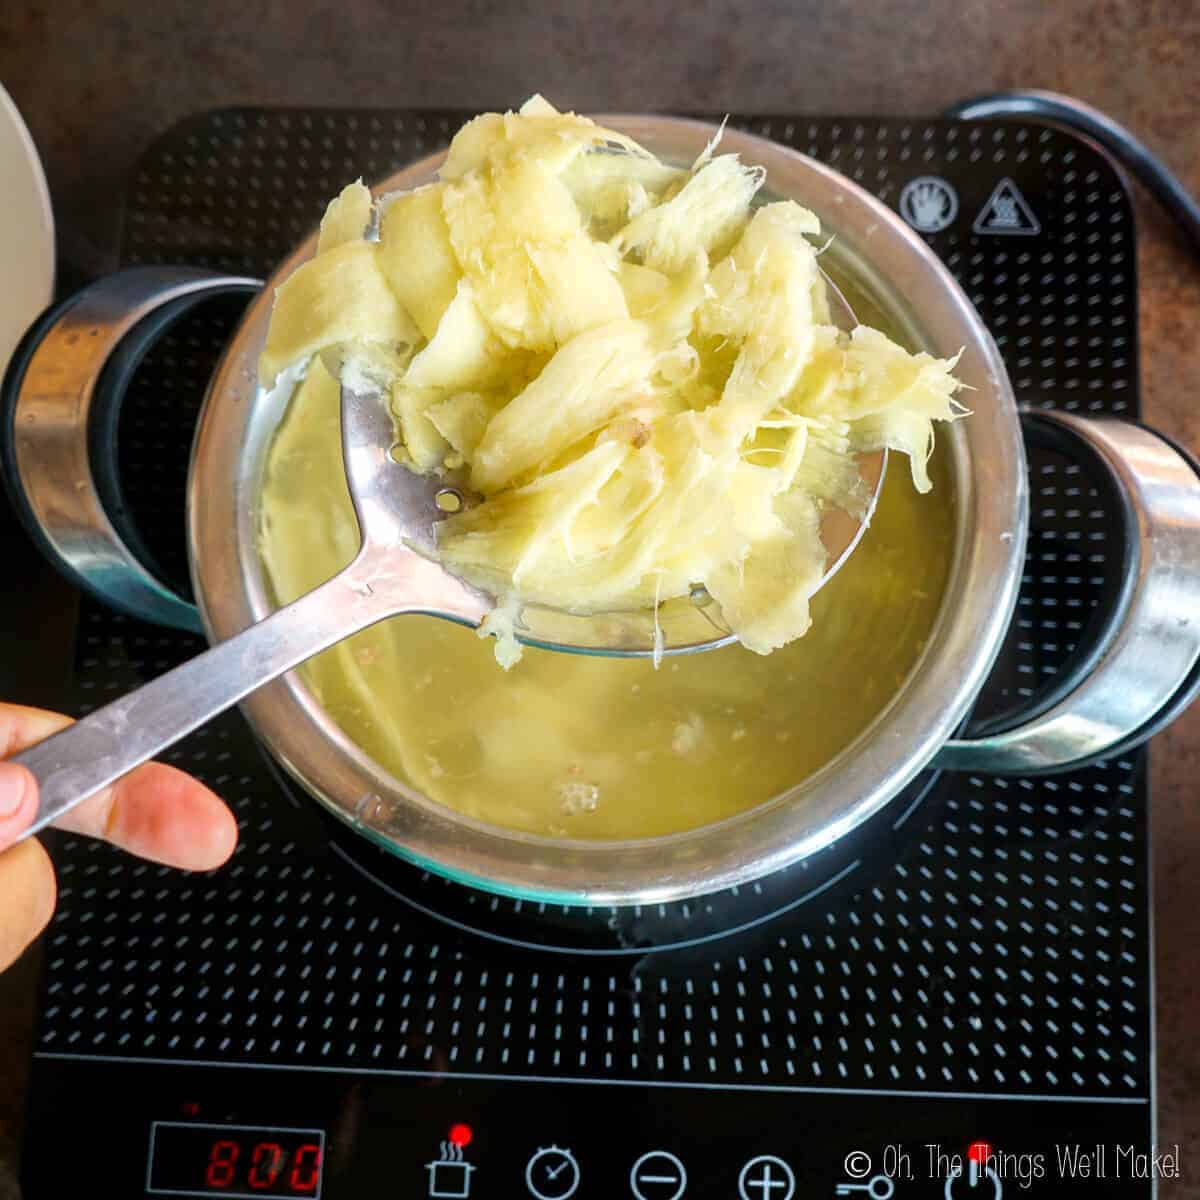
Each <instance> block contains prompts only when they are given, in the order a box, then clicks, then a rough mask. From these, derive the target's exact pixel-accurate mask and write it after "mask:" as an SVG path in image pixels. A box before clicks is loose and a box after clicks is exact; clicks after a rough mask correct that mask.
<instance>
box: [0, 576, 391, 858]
mask: <svg viewBox="0 0 1200 1200" xmlns="http://www.w3.org/2000/svg"><path fill="white" fill-rule="evenodd" d="M364 565H365V564H364V558H363V557H362V556H360V557H359V558H358V559H357V560H356V561H355V562H354V563H352V564H351V565H350V566H349V567H347V568H346V569H345V570H344V571H343V572H342V573H341V574H340V575H337V576H335V577H334V578H333V579H330V580H329V581H327V582H326V583H323V584H322V585H321V586H320V587H318V588H315V589H314V590H313V591H311V592H309V593H307V594H306V595H304V596H301V597H300V598H299V599H298V600H296V601H294V602H293V603H292V604H289V605H287V606H286V607H285V608H281V609H279V610H278V611H277V612H275V613H273V614H272V615H271V616H269V617H267V618H266V620H264V621H260V622H259V623H258V624H256V625H252V626H250V628H248V629H246V630H243V632H241V633H239V634H237V635H236V636H234V637H232V638H230V639H229V640H228V641H225V642H221V643H220V644H219V645H217V646H214V647H213V648H212V649H211V650H206V651H205V652H204V653H203V654H200V655H197V656H196V657H195V658H193V659H190V660H189V661H187V662H185V663H183V664H181V665H180V666H178V667H175V668H174V669H173V670H171V671H168V672H167V673H166V674H164V675H160V676H159V677H158V678H157V679H154V680H153V681H152V682H150V683H148V684H146V685H145V686H144V687H140V688H138V689H137V690H136V691H133V692H130V693H129V694H128V695H126V696H122V697H121V698H120V699H119V700H114V701H113V702H112V703H111V704H106V705H105V706H104V707H103V708H100V709H97V710H96V711H95V712H93V713H91V714H89V715H88V716H86V717H84V718H83V719H82V720H80V721H77V722H76V723H75V724H73V725H69V726H68V727H67V728H66V729H64V730H62V731H61V732H59V733H56V734H54V735H53V736H52V737H49V738H47V739H46V740H45V741H44V742H39V743H38V744H37V745H36V746H31V747H30V748H29V749H28V750H25V751H22V752H21V753H20V754H17V755H14V756H13V758H12V759H11V761H12V762H19V763H21V764H22V765H23V766H25V767H28V768H29V770H30V771H32V772H33V774H34V777H35V778H36V779H37V781H38V785H39V795H38V812H37V817H36V819H35V820H34V822H33V824H32V825H30V826H29V828H28V829H26V830H25V831H24V833H23V834H22V835H21V837H22V838H25V837H28V836H29V835H30V834H32V833H36V832H37V831H38V830H40V829H42V828H44V827H45V826H46V825H48V824H49V823H50V822H51V821H54V820H56V819H57V818H59V817H61V816H62V815H63V814H64V813H66V812H69V811H70V810H71V809H72V808H74V807H75V806H76V805H77V804H79V803H80V802H81V801H83V800H85V799H87V797H89V796H91V795H94V794H95V793H96V792H98V791H100V790H101V789H102V788H105V787H107V786H108V785H109V784H110V783H113V782H114V781H115V780H117V779H119V778H120V777H121V776H122V775H124V774H126V773H127V772H128V771H131V770H133V768H134V767H136V766H139V765H140V764H141V763H144V762H145V761H146V760H147V759H149V758H153V757H154V755H156V754H158V753H159V752H160V751H161V750H164V749H165V748H166V747H168V746H170V745H171V744H172V743H173V742H176V741H178V740H179V739H180V738H182V737H184V736H185V735H186V734H189V733H191V731H192V730H193V729H196V728H197V727H198V726H200V725H202V724H203V723H204V722H205V721H207V720H209V719H210V718H211V717H215V716H216V715H217V714H218V713H220V712H223V711H224V710H225V709H227V708H229V707H230V706H231V705H233V704H236V703H237V702H238V701H239V700H241V699H242V697H243V696H246V695H247V694H248V693H250V692H252V691H254V689H255V688H258V687H261V686H262V685H263V684H264V683H268V682H270V681H271V680H272V679H275V678H277V677H278V676H280V675H282V674H284V673H285V672H287V671H289V670H291V668H292V667H295V666H297V665H298V664H300V663H302V662H304V661H305V660H306V659H309V658H312V657H313V655H315V654H319V653H320V652H321V651H322V650H325V649H327V648H328V647H329V646H332V645H334V644H335V643H336V642H340V641H341V640H342V639H343V638H347V637H349V636H350V635H351V634H354V633H357V632H358V631H359V630H361V629H365V628H366V627H367V626H368V625H373V624H374V623H375V622H376V621H379V620H382V619H383V618H384V617H387V616H390V615H392V614H393V613H395V612H397V611H402V610H403V609H404V608H405V607H406V606H405V605H404V604H403V603H398V602H397V596H396V595H395V593H394V592H393V591H392V590H391V589H388V588H374V587H372V586H371V585H370V583H369V582H367V580H368V579H369V573H368V572H367V571H364V570H363V569H362V568H363V566H364Z"/></svg>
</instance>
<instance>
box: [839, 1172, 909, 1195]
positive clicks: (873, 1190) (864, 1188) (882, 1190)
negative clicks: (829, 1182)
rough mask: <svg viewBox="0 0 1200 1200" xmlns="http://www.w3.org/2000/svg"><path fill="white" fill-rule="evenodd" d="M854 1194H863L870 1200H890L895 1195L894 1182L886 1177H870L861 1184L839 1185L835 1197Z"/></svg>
mask: <svg viewBox="0 0 1200 1200" xmlns="http://www.w3.org/2000/svg"><path fill="white" fill-rule="evenodd" d="M855 1192H864V1193H865V1194H866V1195H867V1196H869V1197H870V1198H871V1200H892V1196H894V1195H895V1193H896V1181H895V1180H894V1179H891V1178H890V1177H889V1176H887V1175H872V1176H871V1178H870V1179H866V1180H864V1181H863V1182H862V1183H839V1184H838V1185H837V1193H836V1194H837V1195H839V1196H853V1195H854V1194H855Z"/></svg>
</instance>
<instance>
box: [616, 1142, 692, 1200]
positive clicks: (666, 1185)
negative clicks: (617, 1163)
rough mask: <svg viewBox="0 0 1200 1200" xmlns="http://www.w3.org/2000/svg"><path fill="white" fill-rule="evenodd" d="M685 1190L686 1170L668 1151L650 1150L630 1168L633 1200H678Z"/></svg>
mask: <svg viewBox="0 0 1200 1200" xmlns="http://www.w3.org/2000/svg"><path fill="white" fill-rule="evenodd" d="M686 1189H687V1169H686V1168H685V1167H684V1165H683V1163H682V1162H681V1161H680V1160H679V1159H678V1158H677V1157H676V1156H675V1155H674V1154H672V1153H671V1152H670V1151H669V1150H650V1151H647V1153H645V1154H643V1155H642V1157H641V1158H639V1159H638V1160H637V1162H635V1163H634V1164H633V1166H632V1167H631V1168H630V1171H629V1190H630V1191H631V1192H632V1193H633V1198H634V1200H679V1198H680V1196H682V1195H683V1193H684V1191H686Z"/></svg>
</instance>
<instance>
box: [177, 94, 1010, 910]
mask: <svg viewBox="0 0 1200 1200" xmlns="http://www.w3.org/2000/svg"><path fill="white" fill-rule="evenodd" d="M596 119H597V120H598V121H599V122H600V123H601V124H602V125H606V126H609V127H611V128H615V129H618V130H620V131H621V132H624V133H626V134H628V135H629V136H631V137H633V138H634V139H636V140H637V141H639V142H641V143H642V144H643V145H646V146H647V147H648V148H649V149H650V150H652V151H653V152H654V153H656V154H658V155H659V156H660V157H664V158H669V159H676V160H678V161H687V160H688V159H689V156H690V157H695V155H696V154H698V153H699V152H700V151H701V150H702V149H703V147H704V146H705V145H706V144H707V143H708V142H709V141H710V140H711V138H712V137H713V136H714V134H715V133H716V132H717V127H716V126H715V125H713V124H710V123H707V122H702V121H695V120H688V119H683V118H675V117H660V116H643V115H636V114H617V115H611V116H610V115H602V116H598V117H597V118H596ZM722 149H723V150H724V151H726V152H736V153H739V154H740V155H741V156H742V157H743V159H744V160H745V161H747V162H753V163H756V164H761V165H763V166H764V167H766V169H767V179H768V186H769V187H770V190H771V191H772V192H773V193H775V194H777V195H781V196H787V197H791V198H794V199H796V200H798V201H800V202H801V203H803V204H804V205H805V206H806V207H809V208H811V209H813V210H814V211H815V212H816V213H817V215H818V216H819V217H820V218H821V222H822V225H823V226H824V227H825V228H826V229H827V230H828V231H830V232H832V233H833V234H834V235H835V237H836V239H837V247H838V252H839V254H840V255H841V256H843V257H847V256H848V257H849V259H850V260H851V261H852V262H853V265H854V279H855V282H856V284H858V285H859V286H860V287H862V288H864V289H865V290H866V291H867V292H868V294H869V295H877V296H879V297H881V298H886V297H891V298H892V299H891V306H892V307H893V309H894V308H895V307H896V305H897V304H898V303H899V301H898V299H897V298H898V297H903V298H904V300H905V302H906V309H907V311H906V312H905V313H903V314H899V315H901V317H902V318H903V322H904V323H907V325H908V328H907V329H906V333H908V334H909V336H911V337H913V338H914V339H915V340H916V341H917V342H918V343H919V344H921V345H923V346H924V347H925V348H926V349H928V350H929V351H930V352H931V353H933V354H936V355H938V356H940V357H949V356H951V355H953V354H955V353H957V352H958V351H959V350H960V349H962V350H963V355H962V359H961V360H960V363H959V368H958V374H959V377H960V378H962V379H963V381H964V382H965V383H966V384H968V385H969V386H970V387H972V388H973V389H974V391H973V393H972V404H973V410H974V411H973V415H972V416H971V417H970V418H969V419H968V420H966V421H963V422H958V423H956V424H955V425H954V426H952V427H951V428H950V429H948V430H946V431H945V432H944V433H943V434H942V436H943V438H945V439H946V440H947V441H948V443H949V447H950V458H951V461H952V465H953V468H954V475H955V486H956V493H957V494H956V501H957V511H956V543H957V545H956V553H955V561H954V563H953V565H952V567H951V572H950V576H949V578H948V581H947V585H946V590H945V593H944V596H943V601H942V606H941V611H940V614H939V617H938V619H937V622H936V624H935V627H934V629H933V631H932V632H931V635H930V637H929V640H928V644H927V646H926V648H925V650H924V651H923V652H922V654H921V656H920V658H919V660H918V662H917V663H916V664H915V665H914V667H913V669H912V671H911V672H910V674H909V676H908V678H907V679H906V680H905V683H904V684H903V685H902V687H901V688H900V690H899V691H898V692H897V694H896V696H895V697H894V698H893V699H892V701H891V702H890V703H889V704H888V705H887V707H886V708H885V709H884V710H883V711H882V712H881V713H880V714H879V715H878V716H877V717H876V718H875V720H874V721H873V722H872V724H871V725H869V726H868V727H867V729H865V730H864V731H862V733H860V734H859V735H858V737H857V738H855V739H854V741H853V742H852V743H851V744H850V745H849V746H847V747H846V748H845V749H843V750H842V751H841V753H840V754H838V755H837V756H836V757H835V758H834V759H833V760H832V761H831V762H830V763H828V764H826V766H824V767H823V768H821V769H820V770H819V771H817V772H816V773H815V774H813V775H811V776H809V777H808V778H807V779H805V780H804V781H803V782H802V783H800V784H798V785H796V786H795V787H793V788H791V789H789V790H788V791H786V792H783V793H781V794H779V795H777V796H775V797H773V798H772V799H770V800H768V801H766V802H764V803H763V804H760V805H758V806H757V807H755V808H752V809H749V810H747V811H745V812H742V813H739V814H737V815H735V816H732V817H729V818H726V819H724V820H722V821H720V822H717V823H715V824H711V825H705V826H701V827H699V828H696V829H692V830H687V831H684V832H682V833H675V834H669V835H663V836H659V837H655V838H646V839H631V840H626V841H586V842H585V841H571V840H567V839H561V838H549V837H541V836H537V835H533V834H529V833H523V832H520V831H514V830H507V829H504V828H501V827H498V826H493V825H488V824H486V823H484V822H482V821H479V820H477V819H476V818H473V817H469V816H466V815H465V814H461V813H458V812H455V811H454V810H452V809H449V808H446V807H444V806H443V805H441V804H438V803H436V802H435V801H433V800H430V799H429V798H427V797H425V796H423V795H421V794H420V793H418V792H416V791H415V790H413V789H412V788H409V787H408V786H407V785H405V784H403V783H402V782H401V781H399V780H397V779H396V778H395V777H393V776H392V775H391V774H390V773H388V772H386V771H385V770H384V769H383V768H382V767H380V766H379V765H378V764H376V763H375V762H374V761H373V760H372V759H370V758H369V757H368V756H367V755H366V753H365V752H364V751H362V750H361V749H359V748H358V746H356V745H355V744H354V743H353V742H351V741H350V739H349V738H348V737H347V736H346V735H345V734H344V733H343V732H342V731H341V730H340V729H339V728H338V727H337V726H336V725H335V724H334V723H333V721H332V719H331V718H330V717H329V716H328V715H327V714H326V713H325V712H324V710H323V709H322V708H321V707H320V705H319V703H318V702H317V700H316V697H315V696H314V695H313V693H312V692H311V690H310V689H309V688H308V687H307V685H306V684H305V683H304V682H303V680H302V679H301V678H300V676H299V675H298V673H297V672H292V673H291V674H289V675H288V676H286V677H284V678H283V679H280V680H277V681H276V682H274V683H271V684H268V685H267V686H266V687H264V688H262V689H260V690H259V691H258V692H256V693H254V694H252V695H251V696H250V697H248V698H247V699H246V700H245V701H243V703H242V708H243V711H244V713H245V714H246V716H247V718H248V720H249V721H250V724H251V725H252V727H253V728H254V731H255V733H256V734H257V735H258V737H259V738H260V739H261V741H262V742H263V743H264V745H265V746H266V747H267V749H268V750H269V751H270V752H271V753H272V754H273V756H274V757H275V758H276V759H277V760H278V761H279V762H280V763H281V764H282V765H283V767H284V768H285V769H286V770H287V771H288V773H289V774H290V775H291V776H292V777H293V778H295V779H296V781H297V782H298V783H299V784H300V785H301V786H302V787H303V788H304V789H305V790H306V791H307V792H308V793H309V794H310V795H313V796H314V797H315V798H316V799H317V800H318V801H319V802H320V803H322V804H323V805H324V806H325V807H326V808H327V809H329V810H330V811H331V812H333V813H334V814H335V815H336V816H338V817H339V818H341V819H342V820H344V821H346V822H347V823H349V824H350V825H351V826H353V827H354V828H355V829H357V830H358V831H359V832H361V833H363V834H365V835H366V836H368V837H370V838H371V839H372V840H374V841H376V842H378V843H380V844H381V845H383V846H385V847H386V848H387V849H389V850H391V851H393V852H395V853H397V854H399V855H401V856H402V857H404V858H407V859H409V860H410V861H412V862H415V863H417V864H418V865H420V866H422V867H425V868H427V869H429V870H432V871H435V872H437V873H438V874H441V875H445V876H448V877H450V878H452V879H454V880H456V881H458V882H460V883H465V884H468V885H471V886H475V887H479V888H483V889H485V890H488V891H492V892H497V893H500V894H503V895H510V896H517V897H521V898H525V899H533V900H537V901H542V902H548V903H556V904H606V905H613V904H648V903H660V902H665V901H668V900H677V899H683V898H687V897H690V896H694V895H700V894H704V893H709V892H714V891H719V890H722V889H724V888H728V887H732V886H737V885H741V884H746V883H749V882H751V881H752V880H754V879H756V878H760V877H762V876H763V875H766V874H769V873H772V872H774V871H777V870H780V869H782V868H784V867H786V866H789V865H791V864H794V863H796V862H798V861H800V860H802V859H804V858H807V857H809V856H810V855H812V854H814V853H816V852H817V851H819V850H821V849H823V848H825V847H827V846H829V845H831V844H832V843H833V842H834V841H835V840H837V839H838V838H840V837H841V836H842V835H843V834H845V833H848V832H849V831H850V830H852V829H854V828H856V827H857V826H858V825H860V824H861V823H862V822H864V821H865V820H867V819H868V818H869V817H871V816H872V815H873V814H875V813H876V812H877V811H879V810H880V809H881V808H882V807H883V806H884V805H886V804H887V803H888V802H889V800H890V799H891V798H892V797H893V796H894V795H896V794H897V793H898V792H899V791H900V790H901V789H902V788H903V787H904V786H905V785H906V784H907V783H908V782H909V781H910V780H911V779H912V778H913V777H914V776H916V775H917V774H918V773H919V772H920V771H921V770H922V769H923V768H925V767H926V766H927V765H928V764H929V763H930V762H931V760H932V759H933V757H934V755H935V754H936V753H937V751H938V749H939V748H940V747H941V745H942V743H943V742H944V741H946V739H947V738H949V737H950V736H951V735H952V733H953V732H954V730H955V729H956V728H957V727H958V725H959V724H960V723H961V721H962V720H963V718H964V717H965V716H966V715H967V713H968V711H969V709H970V706H971V704H972V703H973V701H974V698H975V696H976V694H977V692H978V691H979V689H980V687H981V686H982V684H983V682H984V680H985V679H986V677H987V675H988V673H989V671H990V670H991V667H992V664H993V662H994V661H995V658H996V656H997V655H998V653H999V651H1000V647H1001V645H1002V643H1003V639H1004V636H1005V633H1006V631H1007V629H1008V625H1009V621H1010V618H1011V615H1012V612H1013V610H1014V608H1015V605H1016V600H1017V589H1018V585H1019V582H1020V577H1021V568H1022V564H1023V561H1024V549H1025V533H1026V524H1027V505H1028V499H1027V481H1026V471H1025V457H1024V446H1023V443H1022V440H1021V436H1020V426H1019V422H1018V417H1017V409H1016V403H1015V400H1014V397H1013V394H1012V389H1011V385H1010V383H1009V381H1008V377H1007V374H1006V372H1005V368H1004V364H1003V361H1002V359H1001V357H1000V354H999V351H998V350H997V348H996V346H995V343H994V342H993V340H992V338H991V335H990V334H989V333H988V331H987V329H986V328H985V326H984V325H983V323H982V321H981V320H980V318H979V316H978V315H977V314H976V312H975V310H974V308H973V306H972V305H971V303H970V301H969V300H968V298H967V297H966V295H965V294H964V293H963V292H962V290H961V289H960V288H959V286H958V284H957V283H956V282H955V281H954V279H953V277H952V276H951V275H950V273H949V271H948V270H947V269H946V268H945V267H944V266H943V264H942V263H941V261H940V260H939V259H938V258H937V257H936V256H935V255H934V253H933V252H932V250H930V248H929V247H928V246H927V245H926V244H925V243H924V241H922V240H921V239H920V238H919V237H917V235H916V234H915V233H913V232H912V231H911V230H910V229H909V228H908V227H907V226H906V225H905V224H904V223H903V221H902V220H901V219H900V218H899V217H898V216H897V215H896V214H895V213H893V212H892V211H891V210H890V209H889V208H887V207H886V206H885V205H884V204H882V203H881V202H880V201H878V200H877V199H875V197H873V196H871V195H870V194H869V193H868V192H866V191H865V190H864V189H862V188H861V187H859V186H858V185H857V184H855V183H853V182H852V181H850V180H849V179H846V178H845V177H844V176H842V175H840V174H839V173H838V172H836V171H834V170H833V169H831V168H829V167H826V166H824V165H823V164H820V163H817V162H815V161H814V160H812V159H809V158H807V157H806V156H804V155H802V154H800V153H798V152H797V151H795V150H791V149H789V148H787V147H784V146H781V145H779V144H777V143H775V142H771V141H768V140H766V139H764V138H760V137H757V136H755V135H752V134H747V133H742V132H740V131H731V130H726V132H725V134H724V137H723V139H722ZM443 157H444V151H443V152H439V153H437V154H433V155H430V156H428V157H426V158H424V159H421V160H420V161H418V162H416V163H413V164H411V165H410V166H408V167H406V168H404V169H402V170H401V171H399V172H397V173H396V174H394V175H392V176H389V177H388V178H387V179H385V180H383V181H382V182H381V183H380V184H379V185H377V186H376V187H375V188H374V189H373V190H374V191H375V193H376V194H377V195H379V194H385V193H387V192H394V191H397V190H400V189H404V188H409V187H413V186H416V185H417V184H419V183H424V182H428V181H429V180H430V179H431V178H432V176H433V172H434V171H435V170H436V168H437V166H438V165H439V164H440V162H441V161H442V159H443ZM315 245H316V235H315V231H314V233H313V234H312V235H310V236H309V237H308V238H307V239H305V241H304V242H303V243H301V245H299V246H298V247H297V248H296V249H295V250H294V251H293V252H292V253H291V254H290V255H289V256H288V257H287V258H286V259H285V260H284V261H283V262H282V263H281V264H280V266H279V267H278V268H277V269H276V271H275V272H274V274H273V275H272V277H271V279H270V280H268V282H267V286H266V287H265V288H264V289H263V291H262V293H261V294H260V295H259V297H258V298H257V299H256V300H255V301H253V302H252V303H251V305H250V307H249V308H248V309H247V310H246V313H245V315H244V317H243V319H242V322H241V324H240V325H239V327H238V329H237V331H236V332H235V334H234V337H233V338H232V340H231V341H230V342H229V344H228V346H227V347H226V350H225V353H224V355H223V357H222V359H221V362H220V364H219V365H218V368H217V370H216V372H215V373H214V375H213V378H212V381H211V383H210V386H209V390H208V394H207V396H206V398H205V402H204V406H203V409H202V412H201V416H200V421H199V424H198V427H197V432H196V437H195V441H194V443H193V447H192V455H191V462H190V464H189V473H188V554H189V563H190V568H191V575H192V583H193V590H194V592H195V596H196V602H197V606H198V608H199V610H200V613H201V616H202V619H203V622H204V625H205V629H206V631H207V632H208V635H209V637H210V638H211V639H212V640H214V641H216V640H224V639H226V638H228V637H231V636H232V635H233V634H235V633H237V632H239V631H240V630H241V629H244V628H245V627H246V626H248V625H250V624H252V623H253V622H255V621H257V620H261V619H262V618H264V617H265V616H267V615H268V614H269V613H270V612H271V611H272V610H273V608H274V605H273V603H272V602H271V601H270V598H269V594H268V590H267V585H266V580H265V576H264V571H263V568H262V564H261V560H260V557H259V554H258V549H257V544H258V508H257V502H258V491H259V482H260V479H261V472H262V468H263V465H264V461H265V456H266V451H267V448H268V447H269V444H270V440H271V434H272V432H273V430H274V428H275V426H276V424H277V422H278V418H279V416H280V415H281V414H282V410H283V405H284V402H285V400H286V397H285V396H282V395H280V394H279V392H278V389H277V391H276V393H273V394H267V393H260V392H259V389H258V387H257V361H258V353H259V350H260V349H261V345H262V341H263V337H264V335H265V331H266V324H267V320H268V318H269V313H270V306H271V296H272V293H273V289H274V286H275V285H277V284H278V283H279V282H280V281H281V280H282V279H283V278H284V277H285V276H286V275H287V274H288V273H289V272H290V271H292V270H293V269H294V268H295V267H296V266H298V265H299V263H300V262H301V261H303V260H304V259H306V258H308V257H309V256H310V255H311V254H312V252H313V250H314V249H315ZM885 306H886V305H885Z"/></svg>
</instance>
